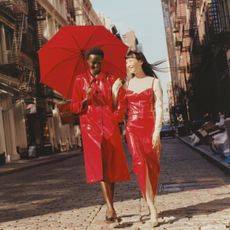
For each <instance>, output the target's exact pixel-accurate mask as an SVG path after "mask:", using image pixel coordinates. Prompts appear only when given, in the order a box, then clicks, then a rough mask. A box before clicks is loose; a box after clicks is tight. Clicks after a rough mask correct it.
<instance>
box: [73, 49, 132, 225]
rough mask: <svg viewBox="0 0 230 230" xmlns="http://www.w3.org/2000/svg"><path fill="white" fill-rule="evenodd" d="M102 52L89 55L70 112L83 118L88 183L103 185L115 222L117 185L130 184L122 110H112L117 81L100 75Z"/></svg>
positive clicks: (109, 213) (109, 218)
mask: <svg viewBox="0 0 230 230" xmlns="http://www.w3.org/2000/svg"><path fill="white" fill-rule="evenodd" d="M103 57H104V54H103V51H102V50H101V49H99V48H92V49H89V50H88V51H87V52H86V60H87V63H88V66H89V71H87V72H86V73H84V74H82V75H80V76H77V78H76V80H75V84H74V87H73V95H72V102H71V109H72V111H73V112H75V113H78V114H80V128H81V134H82V142H83V149H84V161H85V171H86V180H87V182H88V183H93V182H100V183H101V187H102V191H103V195H104V199H105V202H106V204H107V211H106V220H107V221H114V220H115V219H116V212H115V209H114V206H113V194H114V183H115V182H120V181H126V180H129V171H128V167H127V161H126V158H125V154H124V151H123V146H122V141H121V136H120V131H119V127H118V123H119V121H120V120H122V117H121V116H120V114H123V112H122V109H123V107H121V106H120V103H119V98H118V105H117V106H116V110H115V108H113V96H112V85H113V82H114V80H115V79H114V78H113V77H112V76H111V75H108V74H104V73H101V65H102V62H103Z"/></svg>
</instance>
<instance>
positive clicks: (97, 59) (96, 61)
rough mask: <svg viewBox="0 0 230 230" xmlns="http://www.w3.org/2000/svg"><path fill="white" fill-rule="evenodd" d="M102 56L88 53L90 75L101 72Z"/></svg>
mask: <svg viewBox="0 0 230 230" xmlns="http://www.w3.org/2000/svg"><path fill="white" fill-rule="evenodd" d="M102 60H103V59H102V57H101V56H100V55H95V54H90V55H89V57H88V59H87V63H88V65H89V69H90V72H91V74H92V75H94V76H95V75H97V74H99V73H100V72H101V65H102Z"/></svg>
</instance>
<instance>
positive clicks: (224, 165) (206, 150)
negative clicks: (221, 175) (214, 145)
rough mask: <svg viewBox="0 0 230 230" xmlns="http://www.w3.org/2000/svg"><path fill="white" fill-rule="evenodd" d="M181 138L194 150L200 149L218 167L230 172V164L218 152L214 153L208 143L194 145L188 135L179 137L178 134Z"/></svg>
mask: <svg viewBox="0 0 230 230" xmlns="http://www.w3.org/2000/svg"><path fill="white" fill-rule="evenodd" d="M177 138H178V139H179V140H181V141H182V142H184V143H185V144H187V145H188V146H190V147H191V148H193V149H194V150H196V151H198V152H199V153H200V154H201V155H202V156H203V157H204V158H206V159H207V160H210V161H211V162H212V163H214V164H216V165H217V166H218V167H220V168H222V169H223V170H224V171H226V172H227V173H230V164H228V163H226V162H224V159H222V158H221V157H220V156H219V155H218V154H214V153H213V152H212V150H211V149H210V147H209V146H207V145H198V146H194V145H192V143H191V141H190V140H189V137H188V136H185V137H179V136H177Z"/></svg>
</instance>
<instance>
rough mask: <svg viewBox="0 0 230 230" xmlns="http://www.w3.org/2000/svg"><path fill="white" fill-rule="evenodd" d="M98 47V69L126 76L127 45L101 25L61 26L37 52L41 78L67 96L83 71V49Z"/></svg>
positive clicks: (70, 93) (84, 69)
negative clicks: (100, 56)
mask: <svg viewBox="0 0 230 230" xmlns="http://www.w3.org/2000/svg"><path fill="white" fill-rule="evenodd" d="M92 47H99V48H101V49H102V50H103V51H104V61H103V64H102V71H103V72H105V73H106V72H108V73H110V74H113V75H115V76H118V77H121V78H122V77H124V76H126V67H125V54H126V52H127V49H128V47H127V46H126V45H124V43H123V42H122V41H121V40H119V39H118V38H117V37H116V36H114V35H113V34H112V33H111V32H109V31H108V30H107V29H106V28H105V27H103V26H64V27H62V28H61V29H60V31H59V32H57V33H56V34H55V35H54V36H53V37H52V38H51V39H50V40H49V42H48V43H46V44H45V45H44V46H43V47H42V48H41V49H40V50H39V52H38V55H39V62H40V73H41V82H42V83H44V84H46V85H48V86H49V87H51V88H53V89H54V90H56V91H58V92H59V93H61V94H62V95H63V96H64V97H66V98H71V95H72V87H73V82H74V80H75V77H76V76H77V75H78V74H81V73H83V72H85V71H86V69H87V65H86V63H85V60H84V53H85V51H86V50H87V49H89V48H92Z"/></svg>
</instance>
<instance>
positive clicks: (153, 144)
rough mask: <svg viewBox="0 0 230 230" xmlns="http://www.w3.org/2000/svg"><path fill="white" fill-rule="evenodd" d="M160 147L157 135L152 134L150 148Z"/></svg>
mask: <svg viewBox="0 0 230 230" xmlns="http://www.w3.org/2000/svg"><path fill="white" fill-rule="evenodd" d="M159 146H160V136H159V135H156V134H153V137H152V148H153V149H154V148H157V147H159Z"/></svg>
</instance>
